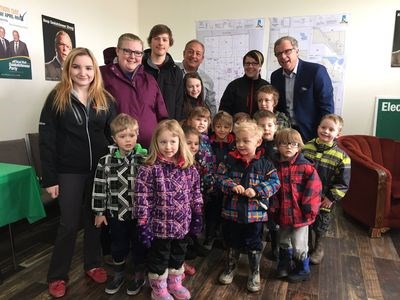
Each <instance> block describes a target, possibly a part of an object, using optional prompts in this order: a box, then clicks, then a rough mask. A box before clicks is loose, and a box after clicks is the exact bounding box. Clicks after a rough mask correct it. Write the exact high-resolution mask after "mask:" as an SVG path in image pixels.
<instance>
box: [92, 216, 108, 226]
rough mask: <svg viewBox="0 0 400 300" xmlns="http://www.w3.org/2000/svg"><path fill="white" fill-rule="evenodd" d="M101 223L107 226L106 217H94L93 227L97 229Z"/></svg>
mask: <svg viewBox="0 0 400 300" xmlns="http://www.w3.org/2000/svg"><path fill="white" fill-rule="evenodd" d="M103 223H104V224H106V225H108V223H107V218H106V216H95V217H94V226H96V227H97V228H98V227H100V226H101V224H103Z"/></svg>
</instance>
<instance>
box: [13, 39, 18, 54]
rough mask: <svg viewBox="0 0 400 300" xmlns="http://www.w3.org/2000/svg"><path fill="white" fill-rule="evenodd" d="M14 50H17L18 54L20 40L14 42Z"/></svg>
mask: <svg viewBox="0 0 400 300" xmlns="http://www.w3.org/2000/svg"><path fill="white" fill-rule="evenodd" d="M14 51H15V54H17V51H18V42H15V43H14Z"/></svg>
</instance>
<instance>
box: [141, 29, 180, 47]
mask: <svg viewBox="0 0 400 300" xmlns="http://www.w3.org/2000/svg"><path fill="white" fill-rule="evenodd" d="M164 33H166V34H168V36H169V46H170V47H171V46H172V45H173V44H174V39H173V37H172V31H171V29H170V28H169V27H168V26H167V25H164V24H157V25H154V26H153V28H151V30H150V33H149V37H148V38H147V43H148V44H149V46H150V45H151V39H152V38H154V37H156V36H157V35H160V34H164Z"/></svg>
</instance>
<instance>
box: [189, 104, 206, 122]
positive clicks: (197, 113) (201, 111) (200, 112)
mask: <svg viewBox="0 0 400 300" xmlns="http://www.w3.org/2000/svg"><path fill="white" fill-rule="evenodd" d="M196 117H201V118H206V119H208V125H210V123H211V112H210V110H209V109H208V108H207V107H205V106H196V107H193V109H192V110H191V111H190V113H189V116H188V118H187V119H188V120H191V119H194V118H196Z"/></svg>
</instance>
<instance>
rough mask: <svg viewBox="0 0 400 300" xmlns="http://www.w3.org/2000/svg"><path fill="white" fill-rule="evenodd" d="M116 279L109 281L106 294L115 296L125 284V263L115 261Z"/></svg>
mask: <svg viewBox="0 0 400 300" xmlns="http://www.w3.org/2000/svg"><path fill="white" fill-rule="evenodd" d="M113 269H114V277H112V278H110V279H109V280H108V281H107V286H106V288H105V290H104V291H105V292H106V293H107V294H109V295H114V294H115V293H117V292H118V291H119V289H120V288H121V286H122V285H123V284H124V281H125V279H124V273H125V261H122V262H115V261H114V266H113Z"/></svg>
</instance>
